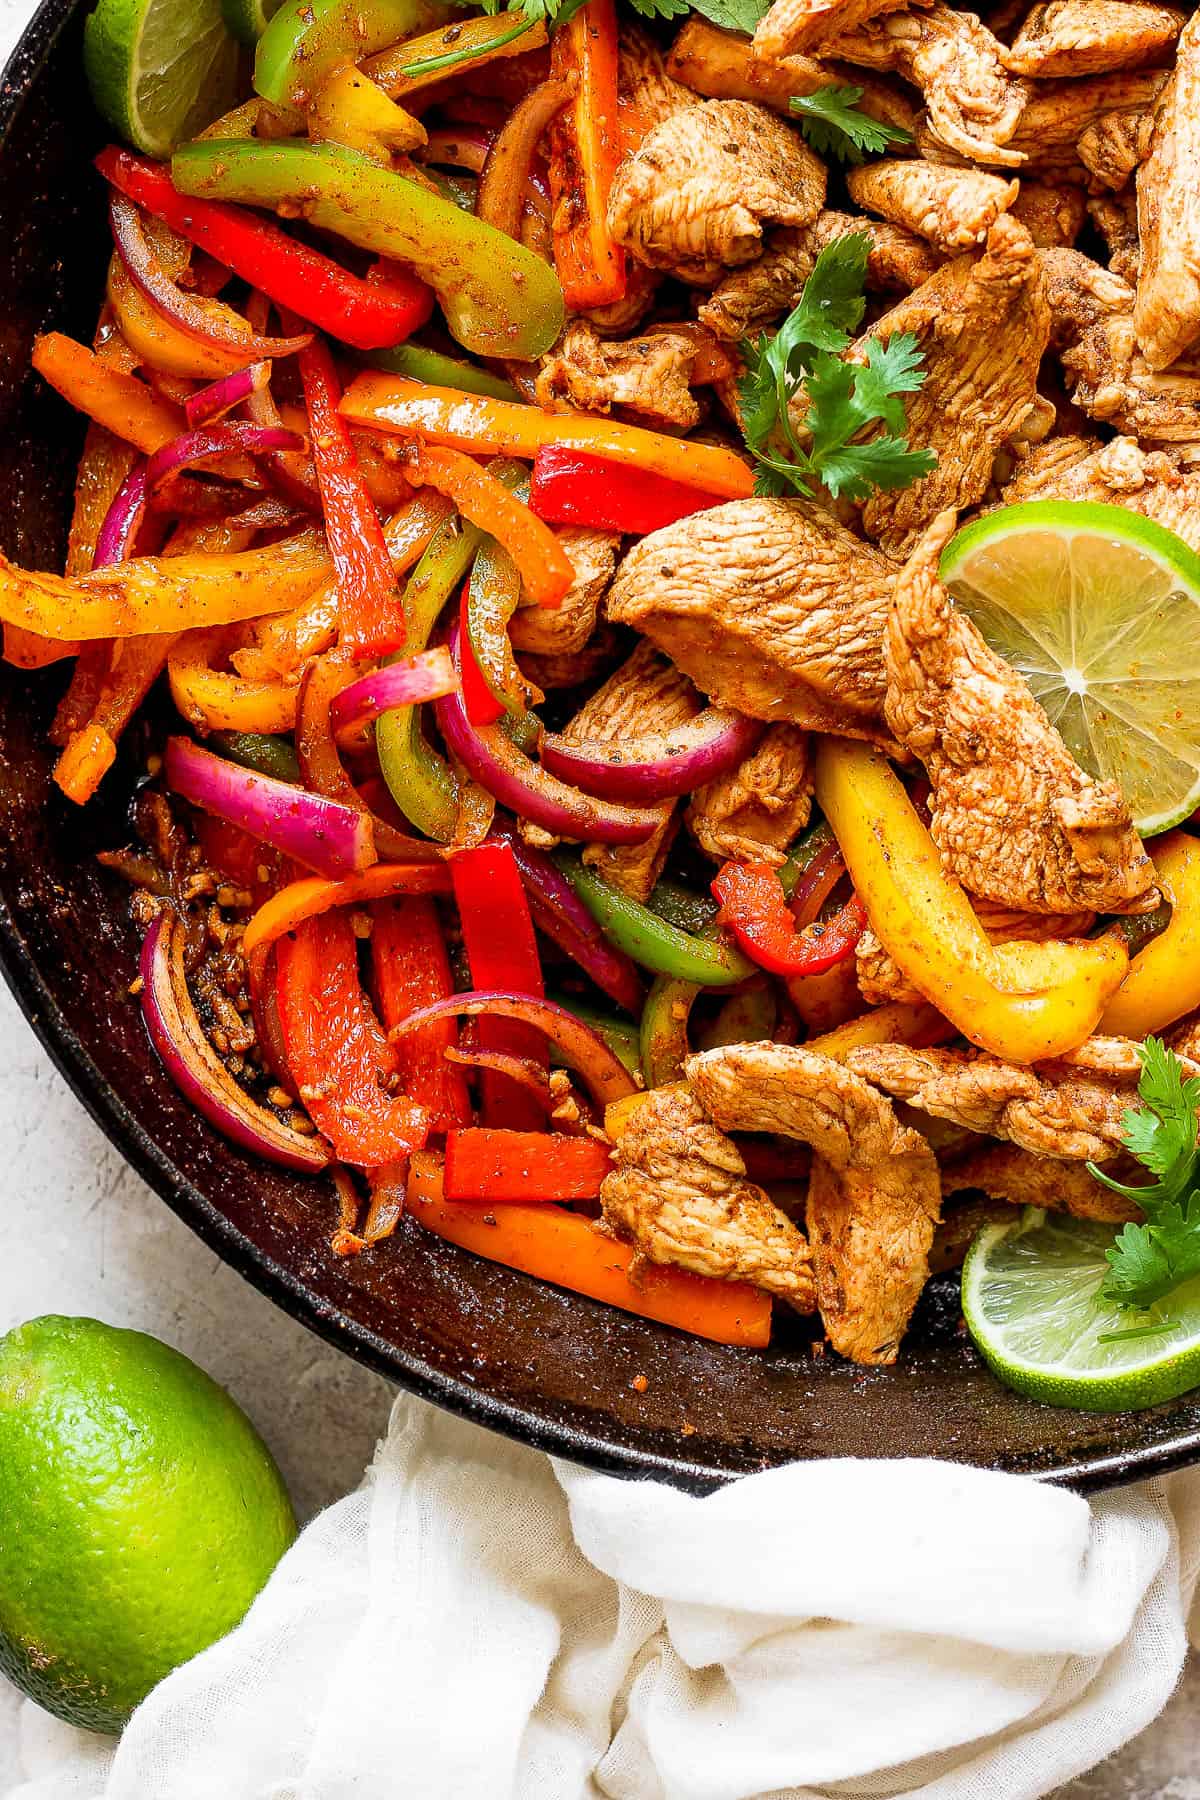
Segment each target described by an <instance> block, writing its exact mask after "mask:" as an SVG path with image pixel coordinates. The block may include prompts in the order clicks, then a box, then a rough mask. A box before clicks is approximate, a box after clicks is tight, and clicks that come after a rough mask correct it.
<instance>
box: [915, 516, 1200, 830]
mask: <svg viewBox="0 0 1200 1800" xmlns="http://www.w3.org/2000/svg"><path fill="white" fill-rule="evenodd" d="M941 573H942V580H943V581H944V582H945V583H946V586H947V587H948V588H949V590H950V592H951V593H952V594H953V596H954V598H955V600H956V601H957V602H958V604H959V605H960V606H961V607H962V608H963V610H964V612H966V613H967V614H969V616H970V617H971V618H972V619H973V620H974V621H975V624H976V625H977V626H978V627H979V629H980V631H981V632H982V633H983V635H984V637H985V638H986V639H987V641H988V643H989V644H990V645H991V647H992V649H993V650H995V651H997V652H998V653H999V654H1000V655H1001V656H1003V657H1004V658H1005V659H1006V660H1007V661H1008V662H1010V663H1011V664H1012V665H1013V667H1014V668H1015V669H1018V670H1019V671H1020V672H1021V674H1022V675H1024V677H1025V679H1026V680H1027V681H1028V683H1029V685H1030V687H1031V688H1032V690H1033V692H1034V694H1035V695H1036V697H1037V699H1038V700H1040V702H1041V704H1042V705H1043V706H1044V707H1045V709H1046V712H1047V713H1048V714H1049V716H1050V718H1051V720H1052V722H1053V723H1054V724H1055V725H1056V726H1057V727H1058V729H1059V731H1060V732H1061V734H1062V737H1063V740H1064V741H1065V743H1066V745H1067V748H1068V749H1069V750H1070V752H1071V754H1072V755H1073V756H1074V757H1075V759H1076V761H1077V762H1078V763H1079V764H1080V766H1081V767H1082V768H1084V769H1086V770H1087V771H1088V773H1089V774H1092V775H1096V776H1104V777H1111V778H1112V779H1113V780H1114V781H1117V782H1119V783H1120V785H1121V789H1122V791H1123V793H1124V795H1125V799H1126V802H1127V803H1128V806H1129V809H1130V811H1131V812H1132V814H1133V817H1134V822H1135V824H1136V825H1137V828H1138V830H1139V831H1140V832H1141V834H1142V836H1143V837H1150V836H1152V835H1153V834H1154V833H1155V832H1158V831H1166V829H1167V828H1168V826H1171V825H1178V824H1179V822H1180V820H1181V819H1185V818H1187V816H1188V814H1189V813H1191V812H1194V811H1195V809H1196V807H1197V806H1200V656H1198V655H1197V645H1198V644H1200V557H1198V556H1197V555H1196V553H1195V551H1193V550H1190V549H1189V548H1188V546H1187V545H1186V544H1185V543H1184V542H1183V541H1182V539H1180V538H1177V537H1176V536H1175V534H1174V532H1172V531H1168V530H1167V529H1166V528H1165V527H1164V526H1162V525H1159V524H1156V523H1155V521H1154V520H1153V519H1144V518H1142V516H1141V514H1140V513H1135V512H1129V511H1127V510H1126V508H1125V507H1123V506H1103V505H1100V504H1098V503H1096V502H1093V501H1089V500H1033V501H1030V502H1029V503H1028V504H1026V505H1024V506H1008V507H1004V508H1002V509H1001V510H999V511H997V512H994V513H988V514H987V515H986V516H985V517H984V518H982V519H976V520H975V521H974V522H973V523H972V524H970V525H968V526H966V527H965V529H964V530H962V531H960V532H959V533H958V534H957V536H955V537H954V538H952V539H951V541H950V543H949V544H947V546H946V548H945V550H944V551H943V552H942V562H941Z"/></svg>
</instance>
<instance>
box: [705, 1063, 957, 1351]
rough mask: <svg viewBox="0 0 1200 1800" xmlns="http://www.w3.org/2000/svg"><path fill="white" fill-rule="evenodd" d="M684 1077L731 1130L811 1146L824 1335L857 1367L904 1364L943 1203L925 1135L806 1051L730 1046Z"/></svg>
mask: <svg viewBox="0 0 1200 1800" xmlns="http://www.w3.org/2000/svg"><path fill="white" fill-rule="evenodd" d="M684 1072H685V1074H686V1076H687V1080H688V1085H689V1086H690V1088H691V1090H692V1092H693V1093H694V1094H695V1096H696V1098H697V1100H699V1102H700V1104H701V1106H702V1107H703V1108H704V1110H705V1112H706V1113H707V1114H708V1115H709V1117H710V1118H711V1119H712V1120H713V1121H714V1123H715V1124H717V1125H719V1126H720V1127H721V1129H722V1130H724V1131H776V1132H782V1133H783V1134H784V1135H785V1136H786V1137H793V1138H799V1139H800V1140H801V1142H803V1143H806V1144H811V1145H812V1149H813V1161H812V1172H811V1175H810V1177H809V1189H808V1208H807V1223H808V1236H809V1247H810V1250H811V1254H812V1257H813V1261H814V1264H815V1268H816V1277H817V1304H818V1306H819V1307H820V1310H821V1317H822V1319H823V1321H824V1324H825V1329H826V1331H827V1332H828V1334H829V1339H830V1342H831V1343H832V1344H833V1347H834V1349H835V1350H837V1351H839V1352H840V1353H841V1355H843V1356H848V1357H849V1358H850V1359H851V1360H852V1361H853V1362H858V1363H884V1364H887V1363H892V1362H895V1360H896V1353H897V1351H898V1349H899V1346H900V1339H901V1338H902V1337H903V1336H904V1330H905V1327H906V1326H907V1324H908V1321H909V1318H910V1316H911V1314H912V1309H913V1307H914V1306H915V1305H916V1303H917V1301H918V1299H919V1298H920V1294H921V1289H922V1288H923V1287H924V1286H925V1282H926V1280H927V1278H928V1275H929V1263H928V1257H929V1247H930V1244H931V1243H932V1241H933V1231H934V1226H935V1225H936V1224H937V1220H938V1212H939V1209H940V1204H941V1184H940V1180H939V1177H938V1167H937V1163H936V1161H935V1159H934V1155H933V1151H932V1150H931V1149H930V1147H929V1145H928V1143H927V1142H926V1141H925V1139H924V1138H923V1137H922V1136H921V1134H920V1132H918V1131H912V1130H909V1129H906V1128H905V1127H904V1126H902V1125H901V1124H900V1122H899V1120H898V1119H897V1118H896V1115H895V1112H894V1110H893V1109H892V1106H891V1104H890V1103H889V1102H888V1101H886V1100H884V1099H883V1098H882V1096H881V1095H880V1094H879V1093H878V1092H877V1091H876V1090H875V1089H874V1088H872V1087H871V1086H870V1085H869V1084H868V1083H867V1082H865V1081H863V1080H862V1079H861V1078H860V1077H859V1076H857V1075H854V1074H852V1073H851V1071H850V1070H849V1069H847V1068H845V1067H843V1066H842V1065H841V1064H839V1063H835V1062H831V1061H830V1060H829V1058H828V1057H824V1056H820V1055H817V1054H816V1053H814V1052H813V1051H811V1050H804V1049H801V1048H799V1047H798V1046H796V1045H791V1044H770V1043H760V1044H728V1045H725V1046H723V1047H722V1048H721V1049H719V1050H707V1051H705V1052H704V1054H703V1055H701V1056H690V1057H688V1059H687V1061H686V1063H685V1064H684Z"/></svg>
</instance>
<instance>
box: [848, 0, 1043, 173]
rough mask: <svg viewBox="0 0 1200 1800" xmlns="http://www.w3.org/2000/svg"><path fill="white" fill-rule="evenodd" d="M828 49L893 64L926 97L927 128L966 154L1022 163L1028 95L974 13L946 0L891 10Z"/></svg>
mask: <svg viewBox="0 0 1200 1800" xmlns="http://www.w3.org/2000/svg"><path fill="white" fill-rule="evenodd" d="M827 48H828V52H829V54H830V55H831V56H837V57H840V58H841V59H842V61H843V62H849V63H854V64H856V65H860V66H861V67H863V68H867V69H881V70H883V69H886V70H894V71H895V72H896V73H897V74H899V75H902V76H903V77H904V79H905V80H906V81H911V82H912V84H913V86H914V87H917V88H919V89H920V90H921V93H922V94H923V95H924V97H925V107H926V115H927V121H928V126H929V130H930V132H931V134H932V136H933V137H934V139H935V140H936V142H938V143H939V144H941V145H942V146H943V147H944V148H945V149H946V150H952V151H955V152H957V154H958V155H959V156H965V157H966V158H967V159H968V161H972V162H984V163H1000V164H1002V165H1005V166H1008V167H1014V168H1015V167H1017V166H1019V165H1020V164H1021V163H1022V162H1023V161H1024V156H1023V153H1022V152H1021V151H1020V150H1016V149H1013V148H1012V147H1011V142H1010V141H1011V139H1012V137H1013V135H1014V133H1015V132H1016V129H1017V126H1018V124H1019V123H1020V119H1021V113H1022V111H1023V109H1024V106H1025V102H1026V100H1027V99H1028V97H1029V90H1028V89H1027V88H1026V86H1025V84H1024V82H1022V81H1021V80H1019V79H1018V78H1016V77H1014V76H1013V75H1011V74H1010V73H1009V72H1008V70H1007V69H1006V68H1005V67H1004V61H1003V58H1004V47H1003V45H1002V44H1001V43H1000V42H999V41H998V40H997V39H996V38H994V37H993V36H992V34H991V32H990V31H989V30H988V29H987V27H986V26H985V25H981V24H980V22H979V20H978V19H977V18H976V16H975V14H974V13H969V12H958V11H956V10H955V9H954V8H953V7H950V6H946V5H944V4H943V3H942V0H933V4H932V5H930V6H929V7H928V8H922V9H920V10H918V9H916V8H913V9H910V10H907V11H905V12H899V13H887V14H885V15H883V16H882V17H880V18H875V19H871V20H869V21H868V22H867V23H866V24H864V25H862V26H860V27H859V28H858V30H857V31H853V32H846V33H843V34H842V35H841V36H840V37H838V38H836V39H835V40H834V41H833V42H831V43H830V44H829V45H828V46H827Z"/></svg>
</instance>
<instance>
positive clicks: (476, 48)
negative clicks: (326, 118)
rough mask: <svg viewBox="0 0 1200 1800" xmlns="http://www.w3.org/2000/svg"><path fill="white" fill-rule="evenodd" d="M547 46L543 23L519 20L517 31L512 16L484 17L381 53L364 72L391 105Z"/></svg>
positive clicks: (457, 22)
mask: <svg viewBox="0 0 1200 1800" xmlns="http://www.w3.org/2000/svg"><path fill="white" fill-rule="evenodd" d="M545 42H546V23H545V20H544V19H534V20H527V21H524V22H522V21H521V20H519V19H518V21H517V22H516V24H515V25H514V21H513V16H512V14H511V13H508V12H504V13H498V14H495V15H492V14H485V15H484V17H482V18H478V19H463V20H458V19H456V20H454V22H453V23H452V24H450V25H439V26H438V28H437V30H436V31H427V32H425V33H423V35H422V36H421V37H414V38H409V39H408V40H407V41H406V42H405V43H403V44H396V45H395V46H394V48H392V49H391V50H381V51H380V52H379V53H378V55H376V56H369V57H368V58H367V60H366V62H365V63H363V65H362V70H363V73H364V75H367V76H369V77H370V79H371V80H372V81H373V82H375V83H376V85H377V86H379V87H381V88H382V89H383V91H384V93H385V94H387V95H388V96H389V98H390V99H392V100H400V99H403V97H404V95H405V94H415V93H416V92H417V90H418V89H419V88H423V87H428V86H429V85H430V84H431V83H432V82H437V81H441V80H443V79H444V77H445V76H446V75H447V74H454V73H455V72H458V71H461V73H463V74H465V75H468V76H473V75H474V74H475V73H476V72H477V71H478V70H479V69H480V68H482V67H483V65H484V64H485V63H489V62H492V61H494V60H495V59H496V58H497V57H508V56H523V55H524V54H525V52H526V51H527V50H540V49H541V47H542V45H543V44H544V43H545Z"/></svg>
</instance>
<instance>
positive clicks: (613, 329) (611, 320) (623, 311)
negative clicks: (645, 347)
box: [583, 257, 665, 338]
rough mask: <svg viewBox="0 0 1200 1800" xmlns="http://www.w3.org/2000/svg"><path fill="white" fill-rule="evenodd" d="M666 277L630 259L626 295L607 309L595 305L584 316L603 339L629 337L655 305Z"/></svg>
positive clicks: (610, 304)
mask: <svg viewBox="0 0 1200 1800" xmlns="http://www.w3.org/2000/svg"><path fill="white" fill-rule="evenodd" d="M664 280H665V277H664V276H663V275H661V274H660V273H659V271H658V270H657V269H648V268H647V267H646V265H645V263H640V262H636V261H634V260H633V258H632V257H631V258H628V259H627V260H626V263H625V293H624V295H623V296H622V298H621V299H620V300H612V301H610V302H609V304H608V305H607V306H593V307H591V308H589V310H588V311H587V312H586V313H585V314H584V315H583V316H584V318H585V319H586V320H587V322H588V324H589V325H592V326H594V327H595V329H596V330H597V331H598V332H599V334H600V336H601V337H604V338H620V337H628V336H629V333H630V332H631V331H636V330H637V328H638V326H639V325H640V324H641V322H642V320H643V319H644V318H645V317H646V314H647V313H648V312H649V311H650V309H651V307H652V306H653V305H654V301H655V298H656V296H657V294H658V290H659V288H660V287H661V286H662V284H663V281H664Z"/></svg>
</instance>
